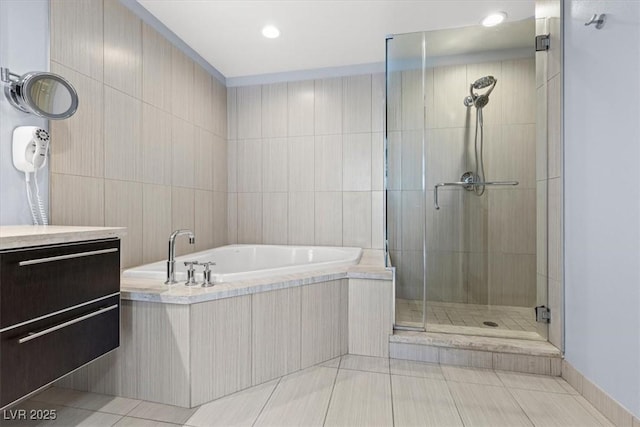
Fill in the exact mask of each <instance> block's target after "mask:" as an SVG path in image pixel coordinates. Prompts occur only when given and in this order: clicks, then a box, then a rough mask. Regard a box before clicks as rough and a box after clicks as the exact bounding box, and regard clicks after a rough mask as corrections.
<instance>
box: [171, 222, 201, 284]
mask: <svg viewBox="0 0 640 427" xmlns="http://www.w3.org/2000/svg"><path fill="white" fill-rule="evenodd" d="M183 234H186V235H187V236H189V243H190V244H192V245H193V244H194V243H195V242H196V236H195V234H193V231H191V230H176V231H174V232H173V233H171V236H169V258H168V259H167V281H166V282H164V284H165V285H173V284H174V283H178V282H177V281H176V278H175V276H176V237H178V236H181V235H183Z"/></svg>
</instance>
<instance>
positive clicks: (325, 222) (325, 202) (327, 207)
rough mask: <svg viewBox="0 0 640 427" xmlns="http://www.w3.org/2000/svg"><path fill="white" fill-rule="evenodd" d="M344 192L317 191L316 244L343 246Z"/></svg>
mask: <svg viewBox="0 0 640 427" xmlns="http://www.w3.org/2000/svg"><path fill="white" fill-rule="evenodd" d="M342 215H343V211H342V193H341V192H337V191H332V192H329V191H322V192H317V193H315V244H316V245H321V246H326V245H328V246H342Z"/></svg>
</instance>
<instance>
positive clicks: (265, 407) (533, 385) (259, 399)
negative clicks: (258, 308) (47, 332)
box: [2, 355, 613, 427]
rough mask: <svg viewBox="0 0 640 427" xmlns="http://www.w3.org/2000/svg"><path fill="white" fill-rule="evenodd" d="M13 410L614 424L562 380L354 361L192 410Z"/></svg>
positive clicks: (150, 418) (61, 392)
mask: <svg viewBox="0 0 640 427" xmlns="http://www.w3.org/2000/svg"><path fill="white" fill-rule="evenodd" d="M18 408H24V409H56V410H57V414H58V418H57V419H56V420H55V421H50V422H36V421H32V422H25V421H7V420H4V421H3V422H2V425H3V426H10V427H13V426H36V425H39V426H40V425H41V426H141V427H145V426H176V425H177V426H192V427H205V426H206V427H208V426H263V425H264V426H417V425H422V426H438V427H442V426H491V427H500V426H509V427H513V426H565V427H571V426H579V427H586V426H612V425H613V424H611V423H610V422H609V421H608V420H607V419H606V418H605V417H604V416H602V415H601V414H600V413H599V412H598V411H597V410H596V409H594V408H593V406H591V405H590V404H589V403H588V402H587V401H586V400H585V399H584V398H583V397H582V396H580V395H578V393H577V392H576V391H575V390H574V389H573V388H571V386H570V385H569V384H568V383H566V382H565V381H564V380H563V379H561V378H557V377H545V376H537V375H528V374H519V373H513V372H501V371H493V370H484V369H473V368H462V367H456V366H446V365H436V364H429V363H420V362H412V361H406V360H396V359H382V358H373V357H364V356H354V355H347V356H343V357H341V358H337V359H333V360H330V361H328V362H325V363H322V364H320V365H316V366H313V367H310V368H307V369H304V370H302V371H298V372H296V373H293V374H290V375H287V376H285V377H282V378H280V379H276V380H273V381H270V382H267V383H264V384H261V385H258V386H255V387H252V388H249V389H246V390H243V391H241V392H238V393H235V394H232V395H230V396H226V397H224V398H221V399H218V400H215V401H213V402H210V403H207V404H205V405H202V406H200V407H198V408H193V409H185V408H177V407H173V406H167V405H161V404H157V403H151V402H143V401H139V400H133V399H125V398H119V397H113V396H105V395H101V394H95V393H83V392H77V391H72V390H67V389H60V388H50V389H48V390H45V391H44V392H42V393H40V394H39V395H37V396H35V397H33V398H31V399H30V400H28V401H26V402H25V403H23V404H21V405H19V407H18ZM14 409H16V408H14ZM3 418H6V414H5V417H3Z"/></svg>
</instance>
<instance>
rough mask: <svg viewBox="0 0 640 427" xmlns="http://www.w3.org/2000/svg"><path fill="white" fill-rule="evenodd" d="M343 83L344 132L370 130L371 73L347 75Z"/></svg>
mask: <svg viewBox="0 0 640 427" xmlns="http://www.w3.org/2000/svg"><path fill="white" fill-rule="evenodd" d="M342 85H343V96H342V109H343V110H342V111H343V119H344V123H343V132H344V133H361V132H370V131H371V75H369V74H365V75H362V76H349V77H345V78H344V79H343V82H342Z"/></svg>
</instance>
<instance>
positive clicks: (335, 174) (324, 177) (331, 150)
mask: <svg viewBox="0 0 640 427" xmlns="http://www.w3.org/2000/svg"><path fill="white" fill-rule="evenodd" d="M314 161H315V165H314V169H315V190H316V191H342V173H343V172H342V135H324V136H317V137H316V138H315V158H314Z"/></svg>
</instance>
